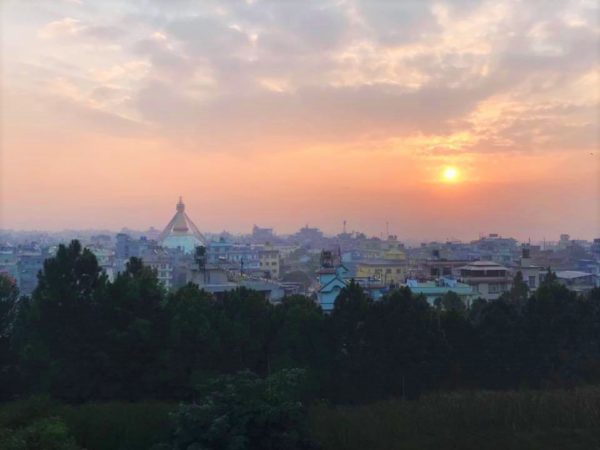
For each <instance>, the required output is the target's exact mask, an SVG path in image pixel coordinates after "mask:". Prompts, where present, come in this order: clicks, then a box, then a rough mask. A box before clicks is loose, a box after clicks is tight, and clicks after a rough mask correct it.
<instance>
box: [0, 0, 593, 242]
mask: <svg viewBox="0 0 600 450" xmlns="http://www.w3.org/2000/svg"><path fill="white" fill-rule="evenodd" d="M175 5H176V6H175ZM0 19H1V20H2V24H1V25H2V49H1V50H2V74H1V97H2V116H1V126H2V130H1V131H2V136H1V139H2V141H1V143H2V152H1V166H0V179H1V185H0V186H1V191H0V195H1V202H0V227H1V228H4V229H7V228H11V229H45V230H61V229H65V228H69V229H74V228H96V229H111V230H119V229H121V228H122V227H130V228H136V229H146V228H148V227H150V226H155V227H157V228H161V227H163V226H164V225H165V223H166V221H167V220H168V218H169V217H170V215H171V214H172V212H173V207H174V204H175V202H176V201H177V198H178V196H179V195H183V197H184V199H185V201H186V205H187V210H188V211H189V212H190V214H191V215H192V216H193V217H194V220H195V222H196V224H197V225H198V227H199V228H200V229H201V230H202V231H209V232H210V231H212V232H218V231H221V230H224V229H225V230H228V231H232V232H248V231H249V230H250V229H251V227H252V225H253V224H259V225H263V226H269V227H274V228H275V230H276V231H277V232H279V233H289V232H292V231H295V230H297V229H298V228H299V227H301V226H303V225H305V224H306V223H308V224H310V225H311V226H318V227H320V228H321V229H323V230H324V231H326V232H328V233H338V232H340V231H341V229H342V222H343V221H344V220H346V221H347V222H348V228H349V229H354V230H360V231H364V232H367V233H371V234H374V235H379V234H380V233H382V232H385V230H386V225H385V224H386V222H388V223H389V230H390V232H393V233H394V234H397V235H398V236H399V238H401V239H442V238H449V237H452V238H460V239H469V238H476V237H477V235H478V234H479V233H489V232H497V233H502V234H503V235H508V236H514V237H515V238H518V239H522V240H526V239H528V238H530V237H531V238H532V239H537V240H541V239H542V238H543V237H547V238H552V239H557V237H558V235H559V234H560V233H563V232H566V233H570V234H571V235H572V236H574V237H577V238H584V239H591V238H593V237H597V234H598V231H599V229H600V210H599V208H600V207H599V202H598V198H599V193H600V184H599V181H598V180H599V178H600V152H599V151H598V97H599V87H598V86H599V83H598V81H599V80H598V31H599V28H598V9H597V2H595V1H579V0H578V1H561V2H548V1H535V0H534V1H501V2H499V1H490V2H478V1H470V0H461V1H447V2H433V1H414V2H413V1H411V2H375V1H350V0H348V1H314V2H304V1H303V2H291V1H288V2H275V1H273V2H267V1H231V2H216V1H215V2H205V3H203V8H202V9H201V10H199V8H197V6H194V3H193V2H189V1H184V0H180V1H176V2H173V1H171V2H164V1H158V0H146V1H115V0H110V1H102V2H90V1H85V0H62V1H36V2H20V1H15V0H12V1H11V0H8V1H4V2H3V3H2V6H0Z"/></svg>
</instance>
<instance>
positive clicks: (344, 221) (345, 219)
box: [344, 219, 346, 234]
mask: <svg viewBox="0 0 600 450" xmlns="http://www.w3.org/2000/svg"><path fill="white" fill-rule="evenodd" d="M344 234H346V219H344Z"/></svg>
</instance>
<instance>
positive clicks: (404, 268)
mask: <svg viewBox="0 0 600 450" xmlns="http://www.w3.org/2000/svg"><path fill="white" fill-rule="evenodd" d="M407 273H408V264H407V263H406V261H405V260H392V259H380V260H365V261H361V262H359V263H357V264H356V277H357V278H375V279H377V280H380V281H381V282H383V283H384V284H386V285H388V284H400V283H404V281H405V279H406V275H407Z"/></svg>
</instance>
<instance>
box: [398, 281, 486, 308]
mask: <svg viewBox="0 0 600 450" xmlns="http://www.w3.org/2000/svg"><path fill="white" fill-rule="evenodd" d="M406 286H407V287H408V288H409V289H410V290H411V292H412V293H413V294H414V295H423V296H424V297H425V299H426V300H427V303H429V304H430V305H432V306H433V305H434V304H435V301H436V300H437V299H438V298H441V297H443V296H444V295H446V294H447V293H448V292H454V293H455V294H457V295H458V296H459V297H460V299H461V300H462V301H463V303H464V304H465V306H466V307H467V308H469V307H470V306H471V302H472V301H473V300H475V299H476V298H477V297H478V296H479V295H478V293H477V292H475V289H473V287H472V286H469V285H468V284H466V283H460V282H458V281H457V280H455V279H453V278H447V277H442V278H438V279H437V280H435V281H417V280H407V281H406Z"/></svg>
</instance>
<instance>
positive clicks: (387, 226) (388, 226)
mask: <svg viewBox="0 0 600 450" xmlns="http://www.w3.org/2000/svg"><path fill="white" fill-rule="evenodd" d="M385 235H386V238H389V237H390V223H389V222H385Z"/></svg>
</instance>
